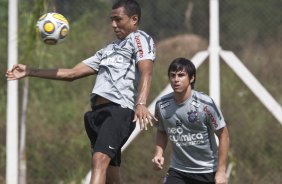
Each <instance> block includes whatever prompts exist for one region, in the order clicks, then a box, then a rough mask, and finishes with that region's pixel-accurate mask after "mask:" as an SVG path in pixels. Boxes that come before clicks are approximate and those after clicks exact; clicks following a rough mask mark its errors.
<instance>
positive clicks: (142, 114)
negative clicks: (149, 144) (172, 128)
mask: <svg viewBox="0 0 282 184" xmlns="http://www.w3.org/2000/svg"><path fill="white" fill-rule="evenodd" d="M137 120H139V125H140V129H141V130H143V129H145V130H147V129H148V127H147V126H148V124H150V125H151V126H153V122H152V121H153V120H155V121H158V120H157V119H156V118H155V116H154V115H152V114H151V113H150V111H149V110H148V109H147V107H146V106H145V105H137V106H136V109H135V115H134V120H133V122H136V121H137Z"/></svg>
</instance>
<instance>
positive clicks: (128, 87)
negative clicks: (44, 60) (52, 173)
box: [6, 0, 155, 184]
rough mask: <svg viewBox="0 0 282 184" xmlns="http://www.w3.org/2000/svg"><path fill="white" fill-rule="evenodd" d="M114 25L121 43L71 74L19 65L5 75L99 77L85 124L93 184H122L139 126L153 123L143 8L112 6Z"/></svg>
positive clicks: (131, 3)
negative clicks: (124, 157)
mask: <svg viewBox="0 0 282 184" xmlns="http://www.w3.org/2000/svg"><path fill="white" fill-rule="evenodd" d="M110 18H111V20H112V21H111V22H112V28H113V31H114V33H115V35H116V37H117V40H115V41H113V42H112V43H110V44H108V45H107V46H105V47H104V48H103V49H101V50H99V51H98V52H96V54H95V55H94V56H92V57H90V58H88V59H86V60H84V61H82V62H80V63H78V64H77V65H76V66H74V67H73V68H71V69H63V68H59V69H34V68H30V67H28V66H26V65H22V64H17V65H15V66H13V68H12V69H11V70H8V71H7V72H6V77H7V79H8V80H16V79H21V78H23V77H26V76H30V77H40V78H46V79H55V80H65V81H73V80H75V79H79V78H82V77H86V76H89V75H94V74H96V75H97V77H96V83H95V85H94V87H93V90H92V95H91V96H92V97H91V103H92V104H91V107H92V110H91V111H89V112H87V113H85V116H84V123H85V129H86V132H87V135H88V137H89V139H90V142H91V150H92V172H91V181H90V183H91V184H101V183H106V182H107V183H109V184H111V183H115V184H119V183H121V180H120V176H119V168H120V164H121V148H122V146H123V144H124V143H125V142H126V140H127V139H128V138H129V136H130V135H131V133H132V132H133V130H134V128H135V122H136V121H137V120H139V124H140V127H141V129H147V125H148V124H151V125H152V120H153V119H155V117H154V116H153V115H152V114H151V113H150V112H149V111H148V109H147V107H146V102H147V97H148V94H149V89H150V86H151V78H152V72H153V62H154V60H155V46H154V41H153V39H152V38H151V37H150V36H149V35H148V34H146V33H145V32H144V31H141V30H139V29H138V25H139V21H140V18H141V8H140V6H139V4H138V3H137V2H136V1H135V0H120V1H118V2H116V3H115V4H114V5H113V6H112V13H111V17H110Z"/></svg>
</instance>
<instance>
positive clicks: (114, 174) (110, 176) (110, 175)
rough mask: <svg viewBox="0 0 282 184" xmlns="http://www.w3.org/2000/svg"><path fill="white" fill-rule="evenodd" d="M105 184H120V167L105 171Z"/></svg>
mask: <svg viewBox="0 0 282 184" xmlns="http://www.w3.org/2000/svg"><path fill="white" fill-rule="evenodd" d="M106 183H107V184H121V178H120V167H118V166H111V165H110V166H109V167H108V169H107V182H106Z"/></svg>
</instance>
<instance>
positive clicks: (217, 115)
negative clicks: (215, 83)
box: [204, 102, 226, 130]
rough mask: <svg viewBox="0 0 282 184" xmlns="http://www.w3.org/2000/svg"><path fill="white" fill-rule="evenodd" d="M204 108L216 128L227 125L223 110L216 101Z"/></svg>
mask: <svg viewBox="0 0 282 184" xmlns="http://www.w3.org/2000/svg"><path fill="white" fill-rule="evenodd" d="M204 110H205V111H206V113H207V115H208V117H209V120H210V122H211V124H212V126H213V128H214V129H215V130H219V129H221V128H223V127H225V125H226V123H225V121H224V118H223V115H222V112H221V111H220V109H219V108H218V107H217V105H216V104H215V103H214V102H212V106H207V107H206V109H204Z"/></svg>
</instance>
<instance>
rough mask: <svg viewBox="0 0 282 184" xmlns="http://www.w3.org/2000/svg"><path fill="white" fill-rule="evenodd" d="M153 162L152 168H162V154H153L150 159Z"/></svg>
mask: <svg viewBox="0 0 282 184" xmlns="http://www.w3.org/2000/svg"><path fill="white" fill-rule="evenodd" d="M152 162H153V168H154V169H155V170H162V169H163V165H164V157H163V156H155V157H154V158H153V159H152Z"/></svg>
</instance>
